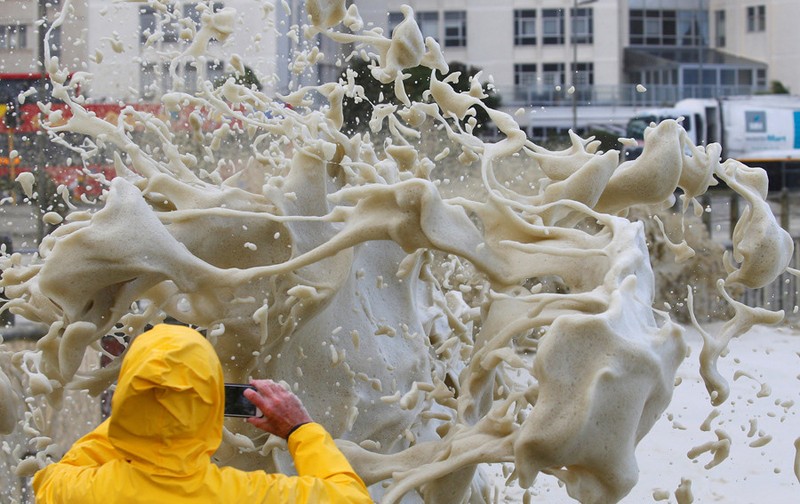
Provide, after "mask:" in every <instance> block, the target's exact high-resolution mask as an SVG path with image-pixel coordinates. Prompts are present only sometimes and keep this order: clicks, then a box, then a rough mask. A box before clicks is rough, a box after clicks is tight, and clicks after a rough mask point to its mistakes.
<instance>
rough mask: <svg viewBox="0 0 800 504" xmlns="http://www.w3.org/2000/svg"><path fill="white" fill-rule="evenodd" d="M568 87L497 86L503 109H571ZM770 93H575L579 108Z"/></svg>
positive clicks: (651, 89)
mask: <svg viewBox="0 0 800 504" xmlns="http://www.w3.org/2000/svg"><path fill="white" fill-rule="evenodd" d="M568 88H569V86H561V87H560V88H557V87H556V86H544V85H537V86H512V87H498V88H497V92H498V94H500V96H501V98H502V103H503V105H504V106H565V107H566V106H571V105H572V99H573V96H572V95H570V94H569V93H568V91H567V90H568ZM764 92H767V89H766V88H763V87H757V86H710V85H702V86H701V85H696V86H676V85H646V91H644V92H640V91H637V89H636V85H635V84H620V85H615V86H588V87H583V88H581V87H579V88H577V89H576V90H575V93H574V95H575V101H576V104H577V105H578V106H581V107H584V106H590V105H602V106H621V107H639V106H642V107H671V106H672V105H674V104H675V102H677V101H680V100H683V99H685V98H721V97H724V96H734V95H752V94H758V93H764Z"/></svg>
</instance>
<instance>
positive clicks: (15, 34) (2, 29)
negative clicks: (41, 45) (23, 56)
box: [0, 25, 28, 49]
mask: <svg viewBox="0 0 800 504" xmlns="http://www.w3.org/2000/svg"><path fill="white" fill-rule="evenodd" d="M27 35H28V28H27V27H26V26H25V25H0V49H25V48H26V47H28V37H27Z"/></svg>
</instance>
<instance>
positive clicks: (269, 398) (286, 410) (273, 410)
mask: <svg viewBox="0 0 800 504" xmlns="http://www.w3.org/2000/svg"><path fill="white" fill-rule="evenodd" d="M250 385H252V386H253V387H255V389H256V390H253V389H246V390H245V391H244V396H245V397H246V398H247V400H248V401H250V402H251V403H253V404H255V405H256V408H258V409H260V410H261V412H262V413H264V416H263V417H261V418H257V417H250V418H248V419H247V421H248V422H249V423H250V424H252V425H254V426H256V427H258V428H259V429H261V430H263V431H266V432H269V433H270V434H275V435H276V436H279V437H282V438H283V439H287V438H288V437H289V433H291V432H292V430H293V429H294V428H295V427H297V426H299V425H302V424H305V423H309V422H311V421H312V420H311V417H310V416H309V415H308V412H307V411H306V409H305V408H304V407H303V403H301V402H300V399H299V398H298V397H297V396H296V395H294V394H293V393H291V392H290V391H288V390H286V389H285V388H283V387H282V386H280V385H278V384H277V383H275V382H274V381H272V380H250Z"/></svg>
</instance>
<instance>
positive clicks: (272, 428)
mask: <svg viewBox="0 0 800 504" xmlns="http://www.w3.org/2000/svg"><path fill="white" fill-rule="evenodd" d="M251 385H252V386H253V387H254V389H255V390H247V391H245V392H244V395H245V397H247V399H248V400H250V401H251V402H253V404H255V405H256V407H257V408H258V409H259V410H261V412H262V413H263V417H259V418H256V417H252V418H248V419H247V421H248V422H249V423H251V424H252V425H254V426H255V427H257V428H259V429H262V430H264V431H266V432H268V433H270V434H274V435H276V436H279V437H281V438H283V439H286V440H287V441H288V448H289V453H290V454H291V456H292V458H293V460H294V463H295V467H296V468H297V472H298V475H297V476H287V475H283V474H273V473H267V472H265V471H242V470H239V469H236V468H233V467H219V466H217V465H215V464H214V463H213V462H212V460H211V456H212V455H213V454H214V452H215V451H216V450H217V448H218V447H219V445H220V443H221V442H222V426H223V412H224V379H223V373H222V366H221V365H220V362H219V358H218V357H217V354H216V352H215V351H214V348H213V347H212V346H211V344H210V343H209V342H208V341H206V339H205V338H203V336H202V335H201V334H200V333H198V332H197V331H195V330H193V329H190V328H188V327H183V326H176V325H167V324H159V325H157V326H155V327H154V328H153V329H151V330H150V331H147V332H145V333H143V334H141V335H140V336H139V337H138V338H136V339H135V340H134V341H133V343H132V344H131V346H130V348H129V349H128V353H127V354H126V355H125V357H124V359H123V362H122V366H121V369H120V374H119V380H118V384H117V388H116V391H115V392H114V397H113V399H112V401H111V416H110V417H109V418H108V419H107V420H106V421H104V422H103V423H101V424H100V425H99V426H98V427H97V428H96V429H95V430H93V431H92V432H90V433H89V434H87V435H85V436H84V437H82V438H81V439H79V440H78V441H76V442H75V443H74V444H73V446H72V447H71V448H70V449H69V451H67V453H66V454H64V456H63V457H62V458H61V460H60V461H58V462H56V463H53V464H50V465H48V466H46V467H44V468H43V469H41V470H39V471H38V472H37V473H36V474H35V476H34V479H33V488H34V492H35V494H36V502H37V503H38V504H71V503H81V504H95V503H98V504H99V503H102V504H114V503H125V504H137V503H148V504H152V503H161V502H165V503H170V504H179V503H193V504H204V503H220V504H222V503H225V504H227V503H236V502H243V503H244V502H246V503H247V504H258V503H264V504H273V503H275V504H277V503H298V504H300V503H306V502H308V503H311V502H313V503H332V504H336V503H356V504H360V503H369V502H372V500H371V499H370V497H369V493H368V492H367V489H366V486H365V485H364V483H363V481H362V480H361V478H359V477H358V475H357V474H356V473H355V471H354V470H353V468H352V467H351V465H350V463H349V462H348V461H347V459H346V458H345V456H344V455H343V454H342V453H341V451H339V449H338V448H337V447H336V445H335V444H334V442H333V439H332V438H331V436H330V435H329V434H328V432H327V431H326V430H325V429H324V428H323V427H322V426H321V425H319V424H317V423H314V422H313V421H312V419H311V417H310V416H309V415H308V412H307V411H306V410H305V408H304V407H303V405H302V403H301V402H300V399H299V398H297V396H295V395H294V394H293V393H291V392H289V391H288V390H286V389H284V388H283V387H281V386H280V385H278V384H277V383H274V382H272V381H271V380H253V381H251Z"/></svg>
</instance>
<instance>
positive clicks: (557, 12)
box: [542, 9, 564, 45]
mask: <svg viewBox="0 0 800 504" xmlns="http://www.w3.org/2000/svg"><path fill="white" fill-rule="evenodd" d="M542 43H543V44H545V45H552V44H563V43H564V11H563V10H562V9H542Z"/></svg>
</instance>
